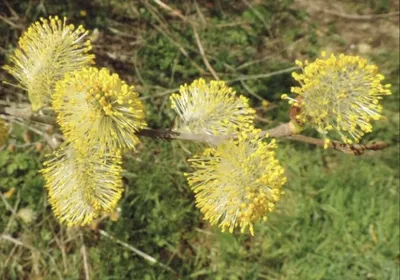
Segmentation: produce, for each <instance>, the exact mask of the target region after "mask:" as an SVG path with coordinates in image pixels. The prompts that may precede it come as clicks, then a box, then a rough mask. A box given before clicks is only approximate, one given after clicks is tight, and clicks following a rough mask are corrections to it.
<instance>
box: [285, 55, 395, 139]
mask: <svg viewBox="0 0 400 280" xmlns="http://www.w3.org/2000/svg"><path fill="white" fill-rule="evenodd" d="M296 64H297V65H299V66H300V67H302V73H301V74H299V73H296V72H293V73H292V76H293V78H294V79H295V80H296V81H298V82H299V83H300V85H301V86H299V87H292V89H291V92H292V93H295V94H297V95H298V96H299V97H300V98H296V99H293V98H289V97H288V96H287V95H283V96H282V98H283V99H289V103H291V104H292V105H294V106H298V107H300V108H301V113H300V115H298V116H297V120H298V121H299V122H302V123H305V124H310V125H312V126H314V127H315V128H316V129H317V130H318V131H319V132H320V133H322V134H323V135H324V138H326V139H328V133H329V131H336V132H337V133H338V134H339V136H340V137H341V139H342V141H343V142H345V143H348V144H352V143H353V142H359V140H360V139H361V137H362V136H363V135H364V134H365V133H368V132H371V131H372V124H371V121H372V120H379V119H382V118H383V117H382V115H381V112H382V109H383V108H382V106H381V105H380V104H379V102H380V100H381V99H382V96H384V95H390V94H391V91H390V85H389V84H387V85H382V84H381V81H382V80H383V79H384V76H383V75H381V74H379V72H378V67H376V66H375V65H371V64H368V62H367V60H365V59H363V58H360V57H358V56H350V55H344V54H340V55H339V56H335V55H334V54H331V55H330V56H327V54H326V53H325V52H322V53H321V58H318V59H316V60H315V61H314V62H312V63H305V64H303V63H302V62H300V61H296ZM325 143H326V144H325V147H328V144H329V142H328V141H326V142H325Z"/></svg>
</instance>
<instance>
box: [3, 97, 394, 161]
mask: <svg viewBox="0 0 400 280" xmlns="http://www.w3.org/2000/svg"><path fill="white" fill-rule="evenodd" d="M0 114H4V115H6V116H14V117H19V118H23V119H27V120H31V121H36V122H39V123H43V124H48V125H56V121H55V119H54V118H53V117H50V116H42V115H38V114H34V113H32V111H31V110H30V108H29V106H25V107H22V106H21V107H20V108H17V107H16V106H10V107H6V106H3V105H0ZM293 129H294V128H293V127H292V126H291V125H290V124H289V123H283V124H280V125H278V126H277V127H274V128H271V129H269V130H265V131H262V136H266V135H268V136H269V137H274V138H281V137H283V138H287V139H290V140H295V141H300V142H304V143H309V144H313V145H317V146H324V141H323V140H321V139H317V138H312V137H307V136H304V135H295V134H296V133H295V132H294V131H293ZM137 135H139V136H143V137H150V138H156V139H161V140H166V141H171V140H186V141H194V142H203V143H208V144H212V145H218V144H219V143H221V142H222V141H224V140H226V139H229V138H234V137H236V135H234V134H232V135H224V136H215V135H208V134H194V133H188V132H180V131H174V130H171V129H153V128H145V129H142V130H140V131H138V132H137ZM387 146H388V145H387V144H386V143H384V142H380V141H379V142H374V143H370V144H366V145H361V144H354V145H350V144H344V143H340V142H336V141H333V142H331V143H330V144H329V145H328V147H329V148H332V149H334V150H337V151H341V152H343V153H346V154H353V155H361V154H363V153H364V152H365V151H366V150H373V151H377V150H382V149H385V148H386V147H387Z"/></svg>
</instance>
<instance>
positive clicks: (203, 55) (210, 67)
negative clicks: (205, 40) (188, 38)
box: [192, 25, 219, 80]
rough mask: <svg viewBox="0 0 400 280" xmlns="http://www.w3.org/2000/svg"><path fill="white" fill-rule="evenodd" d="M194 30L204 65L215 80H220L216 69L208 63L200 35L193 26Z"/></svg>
mask: <svg viewBox="0 0 400 280" xmlns="http://www.w3.org/2000/svg"><path fill="white" fill-rule="evenodd" d="M192 29H193V34H194V38H195V39H196V44H197V47H198V48H199V52H200V55H201V57H202V59H203V62H204V64H205V65H206V67H207V69H208V71H210V73H211V75H212V76H213V77H214V79H216V80H219V77H218V75H217V73H216V72H215V70H214V68H212V66H211V64H210V62H209V61H208V59H207V57H206V54H205V52H204V49H203V45H202V44H201V41H200V37H199V34H198V33H197V31H196V28H195V27H194V26H193V25H192Z"/></svg>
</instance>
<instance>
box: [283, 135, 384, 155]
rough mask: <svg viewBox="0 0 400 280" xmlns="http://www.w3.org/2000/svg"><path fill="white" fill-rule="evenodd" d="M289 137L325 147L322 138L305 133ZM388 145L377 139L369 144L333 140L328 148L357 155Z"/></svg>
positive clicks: (381, 148)
mask: <svg viewBox="0 0 400 280" xmlns="http://www.w3.org/2000/svg"><path fill="white" fill-rule="evenodd" d="M287 138H288V139H291V140H295V141H300V142H303V143H308V144H313V145H316V146H321V147H323V146H324V144H325V142H324V140H322V139H317V138H313V137H308V136H304V135H292V136H288V137H287ZM387 146H388V144H386V143H385V142H383V141H377V142H373V143H369V144H365V145H362V144H344V143H341V142H338V141H332V142H330V143H329V144H328V148H331V149H334V150H336V151H340V152H343V153H345V154H352V155H355V156H360V155H362V154H364V152H365V151H367V150H371V151H378V150H383V149H385V148H386V147H387Z"/></svg>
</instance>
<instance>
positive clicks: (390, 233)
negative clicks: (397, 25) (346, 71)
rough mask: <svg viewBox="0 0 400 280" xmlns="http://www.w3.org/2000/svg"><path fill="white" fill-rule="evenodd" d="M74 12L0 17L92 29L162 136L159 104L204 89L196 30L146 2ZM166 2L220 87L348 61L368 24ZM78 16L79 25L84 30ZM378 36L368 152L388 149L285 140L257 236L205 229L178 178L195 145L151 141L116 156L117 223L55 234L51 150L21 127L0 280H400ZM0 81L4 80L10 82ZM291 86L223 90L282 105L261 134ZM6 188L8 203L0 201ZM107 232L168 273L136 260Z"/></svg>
mask: <svg viewBox="0 0 400 280" xmlns="http://www.w3.org/2000/svg"><path fill="white" fill-rule="evenodd" d="M81 2H82V1H80V2H78V1H68V4H66V1H57V0H51V1H39V4H40V5H39V6H35V5H34V3H33V1H25V2H22V3H19V4H12V5H11V8H12V9H13V11H15V13H17V14H18V15H19V16H20V18H19V19H16V18H15V17H12V16H11V12H7V13H8V14H7V17H8V18H9V19H10V20H11V21H12V23H15V24H17V25H15V26H25V27H26V26H27V25H29V23H31V22H33V21H35V20H36V19H37V18H38V17H39V16H46V15H47V14H59V15H66V16H68V17H69V18H70V20H71V22H74V23H76V24H81V23H82V24H84V25H85V26H86V27H87V28H88V29H92V30H93V29H97V30H98V32H99V34H100V36H99V37H98V39H97V40H95V41H94V51H95V52H96V54H97V64H98V65H99V66H105V67H109V68H110V69H112V70H113V71H115V72H118V73H119V74H120V75H121V77H123V78H124V79H126V80H127V81H128V82H130V83H132V84H134V85H135V86H136V88H137V89H138V91H139V92H140V93H141V96H144V97H146V98H147V99H145V106H146V111H147V113H146V114H147V115H146V117H147V119H148V123H149V125H150V126H151V127H155V128H160V127H171V126H172V125H173V119H174V114H173V112H172V111H171V110H170V109H169V103H168V96H169V95H168V94H167V93H165V94H162V95H160V93H163V92H165V91H166V90H169V89H174V88H177V87H179V85H180V84H183V83H187V82H191V80H193V79H195V78H197V77H199V76H203V77H205V78H207V79H212V75H211V74H210V73H209V71H208V69H207V68H206V66H205V65H204V62H203V59H202V57H201V55H200V54H199V51H198V46H197V44H196V41H195V39H194V36H193V30H192V28H191V27H190V25H189V24H187V23H184V22H182V20H180V19H179V18H177V17H173V16H171V15H170V14H169V13H168V12H166V11H165V10H163V9H161V8H160V7H159V6H157V5H156V4H154V3H153V2H152V1H149V2H151V3H150V4H145V2H143V4H141V2H140V3H139V2H138V3H136V2H135V1H134V2H135V3H134V4H129V3H125V2H122V1H116V0H114V1H104V0H97V1H92V2H91V1H86V2H84V3H81ZM164 2H165V3H167V2H166V1H164ZM246 2H248V3H249V4H250V5H248V4H246ZM168 3H169V5H171V7H176V8H177V9H179V10H180V11H181V12H182V13H183V14H184V15H185V16H186V17H187V18H188V20H189V21H190V22H191V23H193V24H194V26H195V27H196V30H197V32H198V34H199V36H200V38H201V41H202V45H203V47H204V49H205V52H206V55H207V59H208V60H209V62H210V64H211V65H212V66H213V68H214V70H215V71H216V72H217V73H218V75H219V76H220V77H221V78H222V79H224V80H227V81H229V80H232V79H236V78H238V77H243V76H246V75H254V74H262V73H270V72H272V71H276V70H280V69H284V68H287V67H290V66H292V65H293V61H294V59H296V58H301V59H313V58H314V57H315V56H316V55H317V54H318V52H319V51H320V50H321V49H331V50H335V51H341V52H348V53H356V51H354V50H349V49H348V47H349V45H350V44H352V43H353V42H352V40H353V38H352V37H351V36H350V37H349V36H348V34H350V35H351V30H352V29H351V28H358V26H359V25H361V24H364V23H365V22H357V21H356V22H351V24H346V22H343V20H342V19H337V18H334V17H332V18H329V19H328V20H325V21H322V20H321V21H318V20H316V18H315V17H316V15H315V14H312V12H309V11H308V10H307V9H305V8H299V7H298V6H296V4H295V3H292V1H264V3H263V1H235V4H232V1H227V0H226V1H222V0H220V1H198V2H197V6H198V8H196V4H194V2H192V3H190V2H189V1H188V2H186V1H185V2H184V4H182V2H181V1H168ZM257 3H263V4H257ZM339 3H341V4H343V5H348V6H346V7H348V8H349V9H350V8H351V9H350V10H348V13H349V14H350V13H353V14H354V13H357V12H359V13H364V14H369V13H383V12H390V11H393V9H394V8H393V7H392V4H391V3H392V2H390V1H386V0H385V1H367V3H365V4H363V3H361V2H354V3H352V5H349V4H348V3H342V2H339ZM0 5H2V4H0ZM2 10H3V8H2ZM5 10H6V11H8V9H7V8H6V7H5ZM81 10H86V11H87V16H86V17H84V16H81V15H80V11H81ZM317 16H318V15H317ZM203 19H204V22H205V23H204V22H203ZM387 21H389V22H390V19H387ZM385 22H386V21H385ZM367 24H370V26H369V29H367V30H370V29H371V28H374V26H373V22H369V23H368V22H367ZM15 26H14V25H10V24H8V23H7V22H5V21H1V22H0V30H1V31H2V34H6V36H4V40H3V41H2V43H1V54H0V62H1V63H2V64H4V63H6V61H7V56H8V55H9V54H10V53H11V52H12V50H13V48H14V47H15V46H16V40H17V38H18V36H19V35H20V33H21V31H22V29H18V28H17V27H15ZM350 27H351V28H350ZM346 28H347V29H346ZM357 30H358V29H357ZM346 32H347V33H346ZM364 32H366V35H365V36H370V33H369V31H368V32H367V31H364ZM385 34H386V33H385ZM385 34H382V38H384V40H382V42H380V44H375V45H374V44H373V43H371V46H372V50H371V52H370V53H368V54H365V56H366V57H367V58H369V59H370V60H371V61H372V62H374V63H376V64H377V65H379V66H380V69H381V71H382V72H383V73H384V74H385V75H386V76H387V81H388V82H389V83H392V84H393V95H392V96H390V97H388V98H386V99H385V101H384V106H385V111H384V114H385V116H386V117H387V118H386V120H384V121H381V122H379V123H376V125H375V126H374V128H375V129H374V132H373V133H371V134H370V135H366V137H365V142H369V141H373V140H384V141H386V142H387V143H389V144H390V147H389V148H387V149H385V150H383V151H379V152H369V153H366V154H365V155H363V156H361V157H354V156H349V155H345V154H340V153H338V152H335V151H330V150H327V151H326V150H323V149H321V148H317V147H315V146H310V145H307V144H302V143H296V142H290V141H288V140H279V141H278V144H279V149H278V150H277V157H278V158H279V159H280V161H281V163H282V165H283V166H284V167H285V170H286V174H287V176H288V183H287V184H286V186H285V191H286V194H285V196H284V197H283V198H282V200H281V201H280V202H279V204H278V206H277V209H276V211H275V212H274V213H272V214H271V215H270V216H269V220H268V221H267V222H265V223H258V224H257V225H256V227H255V236H254V237H252V236H250V235H248V234H244V235H240V234H239V233H236V232H235V233H233V234H229V233H221V232H220V231H219V230H218V228H215V227H211V226H210V225H209V224H208V223H207V222H205V221H203V220H202V216H201V214H200V212H199V210H198V209H196V207H195V206H194V195H193V193H192V192H191V190H190V189H189V187H188V186H187V184H186V181H185V178H184V177H183V172H185V171H187V170H188V165H187V161H186V159H187V158H188V157H189V156H190V155H189V154H188V153H187V152H186V151H188V150H191V151H193V150H195V149H196V146H195V145H192V144H189V143H179V142H171V143H167V142H162V141H159V140H152V139H142V140H143V141H142V142H143V143H142V145H140V147H139V148H138V151H137V152H135V153H134V154H127V155H125V157H124V174H123V175H124V183H125V187H126V189H125V192H124V196H123V199H122V200H121V203H120V206H119V207H120V212H119V218H118V219H116V221H112V220H110V219H108V218H105V219H103V220H102V221H100V222H99V223H98V224H97V225H96V226H94V227H91V228H83V229H77V228H72V229H67V228H65V227H63V226H60V225H59V224H58V223H57V221H56V219H55V218H54V217H53V214H52V212H51V209H50V206H49V204H48V202H47V200H46V192H45V190H44V187H43V179H42V178H41V176H40V174H39V173H38V170H39V169H40V167H41V163H42V162H43V159H44V155H45V154H46V153H48V152H49V150H50V149H49V148H48V147H45V148H44V150H42V151H37V150H36V149H35V143H36V142H37V141H41V140H40V139H41V138H40V136H35V137H33V140H32V141H33V142H32V143H26V142H25V141H24V137H23V135H24V133H25V130H26V128H25V127H21V126H18V125H16V126H15V127H14V128H13V129H14V132H15V133H14V134H13V135H12V136H11V138H10V140H9V144H13V145H16V146H17V148H16V150H15V151H13V152H12V151H9V150H7V149H5V150H3V151H0V192H1V193H2V194H3V195H2V199H1V200H0V213H1V214H0V234H4V236H6V237H7V238H6V239H4V238H2V239H0V278H1V279H85V270H86V269H85V266H84V259H86V260H87V261H86V262H87V264H88V269H87V270H88V271H89V274H90V278H91V279H273V280H274V279H305V280H308V279H310V280H312V279H321V280H322V279H329V280H330V279H338V280H339V279H376V280H381V279H398V277H399V264H400V250H399V245H400V244H399V238H400V233H399V223H400V218H399V211H400V209H399V184H398V182H399V179H400V178H399V172H398V166H399V144H398V140H399V132H398V128H399V103H398V102H399V94H398V89H399V84H398V73H399V54H398V52H397V49H398V48H396V47H395V46H396V44H397V42H396V41H395V40H394V39H393V38H392V37H390V36H389V35H390V34H389V35H387V34H386V35H387V36H386V35H385ZM356 35H358V34H354V36H356ZM380 37H381V36H377V38H375V39H376V40H378V39H379V38H380ZM355 43H359V42H355ZM182 50H183V51H182ZM185 53H186V54H187V56H185ZM0 76H1V78H2V79H7V80H10V78H9V77H5V73H4V72H1V74H0ZM293 84H294V82H293V80H292V79H291V77H290V73H287V74H282V75H279V76H275V77H272V78H268V79H254V80H247V81H245V82H244V83H241V82H240V81H235V82H232V83H230V85H231V86H232V87H234V88H235V90H237V92H238V93H240V94H244V95H246V96H248V97H250V99H251V103H252V105H253V106H255V107H258V106H260V100H259V99H258V98H256V97H254V94H253V93H256V94H257V95H258V96H260V97H262V98H263V99H266V100H269V101H270V102H271V103H272V104H274V105H276V106H277V107H276V108H275V109H272V110H270V111H268V112H265V111H262V110H259V115H260V116H261V117H263V118H264V119H268V120H269V121H270V123H268V124H266V123H262V122H258V123H257V125H258V126H259V127H261V128H263V129H266V128H269V127H272V126H273V125H275V124H278V123H280V122H285V121H287V119H288V116H287V111H288V105H287V104H286V102H280V100H279V99H280V95H281V93H285V92H288V91H289V90H290V86H292V85H293ZM6 97H7V98H10V99H11V100H13V101H16V102H26V96H25V95H23V94H22V93H20V92H14V90H13V89H11V90H10V88H9V87H5V86H3V85H0V100H4V99H5V98H6ZM305 133H306V134H310V135H316V134H315V132H313V131H311V130H306V132H305ZM12 188H15V193H14V194H13V195H11V197H9V198H6V196H7V195H8V194H9V193H7V192H8V191H9V190H10V189H12ZM101 230H103V231H105V232H107V233H108V234H110V235H112V236H114V237H115V238H117V239H118V240H119V241H121V242H124V243H125V244H129V245H131V246H133V247H135V248H137V249H139V250H141V251H143V252H144V253H146V254H148V255H149V256H152V257H154V258H155V259H157V260H158V261H159V262H160V263H162V264H164V265H166V266H168V267H170V268H171V269H172V270H173V271H170V270H168V269H165V268H163V267H162V266H161V265H158V264H152V263H151V262H148V261H146V260H145V259H144V258H143V257H141V256H139V255H137V254H135V253H134V252H132V251H131V250H130V249H128V248H126V247H123V246H122V245H121V244H120V243H118V242H116V240H112V239H109V238H107V237H105V236H104V235H103V234H101Z"/></svg>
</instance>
